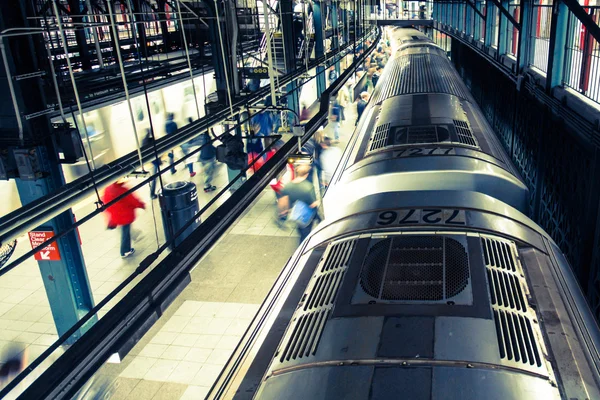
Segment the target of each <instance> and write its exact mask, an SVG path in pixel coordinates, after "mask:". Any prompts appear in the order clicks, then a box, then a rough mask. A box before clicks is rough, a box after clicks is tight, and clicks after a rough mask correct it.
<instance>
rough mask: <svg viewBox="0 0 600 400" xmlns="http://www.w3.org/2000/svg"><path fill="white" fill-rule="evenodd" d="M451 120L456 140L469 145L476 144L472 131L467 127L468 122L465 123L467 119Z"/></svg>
mask: <svg viewBox="0 0 600 400" xmlns="http://www.w3.org/2000/svg"><path fill="white" fill-rule="evenodd" d="M453 121H454V129H455V130H456V136H457V137H458V141H459V142H460V143H462V144H467V145H469V146H477V142H476V141H475V138H474V137H473V133H472V132H471V128H469V124H468V123H467V121H460V120H457V119H455V120H453Z"/></svg>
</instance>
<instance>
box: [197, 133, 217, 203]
mask: <svg viewBox="0 0 600 400" xmlns="http://www.w3.org/2000/svg"><path fill="white" fill-rule="evenodd" d="M198 143H199V144H200V147H201V148H200V156H198V161H200V164H202V172H203V173H204V192H205V193H208V192H213V191H214V190H216V189H217V187H216V186H214V185H213V184H212V180H213V176H214V174H215V165H216V163H217V161H216V156H217V149H216V148H215V146H214V145H213V144H212V141H211V138H210V135H209V134H208V132H204V133H203V134H201V135H200V138H199V141H198Z"/></svg>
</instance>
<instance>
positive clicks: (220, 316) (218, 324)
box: [0, 105, 356, 399]
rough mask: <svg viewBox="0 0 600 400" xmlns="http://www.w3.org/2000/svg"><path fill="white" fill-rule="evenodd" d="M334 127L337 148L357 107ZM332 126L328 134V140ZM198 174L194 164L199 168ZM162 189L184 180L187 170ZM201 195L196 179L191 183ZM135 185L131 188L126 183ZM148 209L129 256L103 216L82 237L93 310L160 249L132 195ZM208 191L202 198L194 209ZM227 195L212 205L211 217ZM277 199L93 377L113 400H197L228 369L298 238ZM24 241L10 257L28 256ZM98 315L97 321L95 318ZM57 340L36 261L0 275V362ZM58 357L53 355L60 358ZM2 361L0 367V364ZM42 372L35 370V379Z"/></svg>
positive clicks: (261, 205)
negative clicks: (119, 357) (108, 387)
mask: <svg viewBox="0 0 600 400" xmlns="http://www.w3.org/2000/svg"><path fill="white" fill-rule="evenodd" d="M346 117H347V119H346V121H344V122H343V123H342V125H341V129H340V133H341V137H340V143H339V144H338V146H340V147H341V148H342V149H343V148H344V147H345V145H346V143H347V140H348V139H349V137H350V135H351V134H352V132H353V130H354V125H355V118H356V106H355V105H353V106H350V107H348V108H347V110H346ZM332 129H333V127H332V125H331V124H329V126H327V127H326V133H327V134H328V135H329V136H331V137H333V132H332ZM195 167H196V171H200V170H199V167H200V166H199V165H198V164H196V166H195ZM164 176H165V181H166V182H171V181H174V180H180V179H182V180H189V179H190V177H189V174H188V172H187V169H186V168H184V166H180V167H179V171H177V173H176V174H175V175H171V174H170V173H166V174H165V175H164ZM192 181H194V182H195V183H196V184H197V186H198V187H199V188H200V189H201V188H202V186H203V185H202V174H201V173H200V172H199V173H198V174H197V175H196V176H195V177H194V178H192ZM227 182H228V179H227V168H226V166H225V165H219V166H218V167H217V170H216V171H215V181H214V184H215V185H216V186H217V188H223V187H224V186H225V185H226V184H227ZM132 184H133V182H132ZM139 192H140V193H141V196H142V198H143V200H144V201H145V202H146V203H147V205H148V207H147V209H146V210H145V211H142V212H139V213H138V219H137V220H136V222H135V223H134V225H133V226H134V229H135V230H137V231H140V232H141V233H143V238H142V237H140V238H138V239H137V240H135V241H134V243H133V247H134V248H135V249H136V253H135V256H133V257H131V258H126V259H122V258H121V257H120V254H119V240H120V236H119V235H120V233H119V231H117V230H112V231H111V230H107V229H106V222H105V220H104V216H102V215H100V216H98V217H96V218H94V219H93V220H91V221H90V222H88V223H86V224H84V225H83V226H82V227H81V229H80V236H81V240H82V249H83V253H84V257H85V260H86V265H87V271H88V277H89V281H90V284H91V287H92V291H93V295H94V299H95V301H96V302H98V301H100V300H101V299H102V298H104V297H105V296H106V295H107V294H108V293H110V291H111V290H113V289H114V288H115V287H116V286H117V285H118V284H119V283H120V282H122V281H123V279H125V277H127V276H128V275H129V274H131V273H132V272H133V271H134V270H135V268H136V267H137V265H138V264H139V262H140V261H141V260H142V259H143V258H144V257H145V256H146V255H148V254H149V253H150V252H151V251H154V250H155V249H156V248H157V236H158V243H163V242H164V235H163V233H162V225H161V224H162V222H161V216H160V210H159V206H158V201H156V200H154V201H152V200H150V197H149V190H147V189H145V190H144V189H142V190H140V191H139ZM214 195H215V192H213V193H208V194H207V193H204V192H203V191H202V190H200V191H199V200H200V204H201V207H202V205H203V204H206V203H207V202H208V201H209V200H210V199H211V198H212V197H213V196H214ZM225 198H226V196H223V198H221V199H219V201H218V202H216V203H215V204H214V205H213V206H212V207H211V210H209V212H210V211H212V210H214V209H215V208H216V207H218V206H219V205H220V204H221V203H222V202H223V201H224V200H225ZM93 207H94V205H93V203H89V202H88V204H87V205H85V206H83V207H82V208H80V209H76V210H75V214H76V216H83V215H86V214H87V213H89V212H90V211H91V210H92V209H93ZM276 212H277V211H276V202H275V194H274V192H273V191H272V189H270V187H267V188H266V189H265V190H264V191H263V193H262V194H261V195H260V196H259V197H258V198H257V199H256V201H255V202H254V204H253V205H252V206H251V207H249V208H248V210H246V211H245V212H244V214H243V215H242V216H241V217H240V218H239V219H238V221H236V223H235V224H234V225H233V226H232V227H231V228H230V229H229V231H228V232H227V233H226V234H225V235H224V236H223V237H222V238H221V239H220V241H219V242H218V243H217V244H216V245H215V246H214V247H213V248H212V249H211V251H210V253H209V254H207V256H205V257H204V258H203V260H202V261H201V262H200V263H199V264H198V265H197V266H196V267H195V268H194V269H193V271H192V272H191V278H192V282H191V283H190V285H189V286H188V287H187V288H186V289H185V290H184V291H183V292H182V294H181V295H180V296H179V297H178V298H177V299H176V300H175V302H174V303H173V304H172V305H171V306H170V307H169V309H168V310H167V312H166V313H165V315H164V316H163V317H162V318H161V319H160V320H159V321H158V322H157V323H156V324H155V325H154V326H153V327H152V328H151V330H150V331H149V332H148V333H147V334H146V335H145V336H144V338H143V339H142V340H141V341H140V342H139V343H138V344H137V345H136V346H135V347H134V349H132V351H131V352H130V353H129V354H128V356H127V357H125V359H124V360H123V361H122V362H121V363H120V364H107V365H105V367H104V368H103V369H102V370H101V371H99V374H98V376H100V375H103V376H104V377H105V378H109V379H110V380H112V381H114V382H115V385H116V392H115V393H114V394H113V396H111V398H117V399H120V398H127V399H140V398H143V399H179V398H184V399H187V398H189V399H192V398H193V399H197V398H202V397H203V396H204V394H205V393H206V392H207V391H208V390H209V388H210V386H211V385H212V383H213V382H214V379H215V378H216V376H217V375H218V374H219V372H220V370H221V369H222V367H223V366H224V365H225V362H226V361H227V359H228V357H229V355H230V354H231V351H232V350H233V349H234V347H235V346H236V345H237V342H238V341H239V339H240V337H241V335H242V334H243V332H244V331H245V329H246V327H247V325H248V323H249V322H250V320H251V318H252V317H253V316H254V314H255V313H256V311H257V309H258V306H259V305H260V303H262V301H263V300H264V298H265V296H266V294H267V293H268V291H269V289H270V288H271V287H272V285H273V283H274V281H275V279H276V277H277V276H278V274H279V272H280V271H281V269H282V268H283V266H284V265H285V263H286V261H287V259H288V258H289V257H290V255H291V254H292V253H293V252H294V250H295V249H296V247H297V246H298V241H299V238H298V234H297V233H296V231H295V229H292V228H290V227H286V226H284V227H280V226H278V225H277V224H276V223H275V215H276ZM30 248H31V247H30V245H29V242H28V240H27V238H26V237H22V238H20V239H19V243H18V246H17V249H16V252H15V255H13V258H12V259H15V258H16V257H17V256H18V255H20V254H24V253H25V252H26V251H28V250H30ZM115 301H116V300H115ZM100 315H103V314H102V313H101V314H100ZM56 339H58V335H57V332H56V328H55V325H54V320H53V317H52V314H51V311H50V307H49V304H48V300H47V298H46V293H45V290H44V286H43V282H42V278H41V276H40V273H39V269H38V266H37V263H36V262H35V261H33V260H29V261H27V262H25V263H23V264H22V265H20V266H19V267H18V268H16V269H15V270H13V271H11V272H10V273H8V274H7V275H5V276H3V277H0V357H1V356H2V354H3V353H4V351H3V350H5V349H6V348H9V347H11V346H14V345H15V344H16V345H19V346H22V347H23V348H25V351H26V353H27V360H28V362H32V361H33V360H34V359H35V358H37V356H39V355H40V354H41V353H42V352H43V351H45V350H46V349H47V348H48V346H50V345H51V344H52V343H53V342H54V341H55V340H56ZM58 355H59V353H58V352H57V353H56V354H54V355H53V356H54V357H53V358H57V357H58ZM2 361H4V360H3V359H0V363H2ZM39 373H41V371H36V375H37V374H39Z"/></svg>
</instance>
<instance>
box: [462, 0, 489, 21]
mask: <svg viewBox="0 0 600 400" xmlns="http://www.w3.org/2000/svg"><path fill="white" fill-rule="evenodd" d="M465 1H466V2H467V4H468V5H469V6H470V7H471V8H472V9H473V10H474V11H475V13H476V14H477V15H479V16H480V17H481V19H485V15H483V13H482V12H481V11H479V9H477V7H476V6H475V4H474V3H473V2H471V0H465Z"/></svg>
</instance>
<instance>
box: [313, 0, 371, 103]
mask: <svg viewBox="0 0 600 400" xmlns="http://www.w3.org/2000/svg"><path fill="white" fill-rule="evenodd" d="M355 6H356V5H355ZM357 11H358V12H355V13H354V15H355V17H356V15H360V13H361V11H359V10H357ZM323 22H324V21H323V14H322V12H321V2H320V1H315V2H314V3H313V23H314V25H315V58H317V59H318V58H320V57H322V56H323V55H325V43H324V41H323V40H324V38H323ZM357 27H358V29H357V31H358V32H361V29H360V24H357ZM354 35H355V37H356V38H357V39H358V38H359V37H360V33H358V34H357V32H356V31H355V32H354ZM326 88H327V84H326V82H325V67H324V66H322V65H320V66H318V67H317V97H321V94H323V92H324V91H325V89H326Z"/></svg>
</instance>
